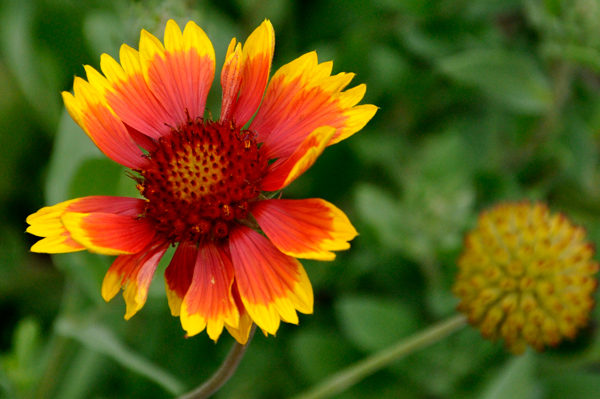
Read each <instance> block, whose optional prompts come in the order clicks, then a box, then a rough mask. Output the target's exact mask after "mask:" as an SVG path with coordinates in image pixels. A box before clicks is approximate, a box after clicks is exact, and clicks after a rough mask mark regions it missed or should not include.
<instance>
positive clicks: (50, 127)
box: [0, 0, 600, 399]
mask: <svg viewBox="0 0 600 399" xmlns="http://www.w3.org/2000/svg"><path fill="white" fill-rule="evenodd" d="M169 18H174V19H175V20H176V21H178V22H179V23H180V24H183V23H185V22H186V21H187V20H189V19H193V20H194V21H196V22H197V23H198V24H199V25H200V26H201V27H202V28H203V29H204V30H205V31H206V32H207V34H208V36H209V37H210V38H211V40H212V41H213V44H214V46H215V50H216V54H217V60H218V65H217V70H219V68H220V66H221V65H219V62H220V64H222V62H223V59H224V56H225V51H226V49H227V45H228V43H229V40H230V39H231V38H232V37H234V36H235V37H237V38H238V40H242V41H243V40H245V38H246V37H247V35H248V34H249V33H250V32H251V31H252V30H253V29H254V28H255V27H256V26H258V25H259V23H260V22H261V21H262V20H263V19H264V18H269V19H271V21H272V22H273V25H274V27H275V31H276V35H277V44H276V52H275V60H274V64H275V65H274V67H275V68H277V67H279V66H281V65H283V64H285V63H287V62H289V61H291V60H293V59H295V58H296V57H298V56H300V55H301V54H303V53H305V52H308V51H311V50H315V49H316V50H317V52H318V54H319V57H320V60H322V61H325V60H329V59H333V60H334V72H341V71H346V72H356V73H357V77H356V78H355V83H356V84H358V83H363V82H364V83H366V84H367V86H368V90H367V95H366V97H365V100H364V101H363V102H364V103H372V104H376V105H377V106H379V107H380V111H379V112H378V114H377V115H376V117H375V118H374V119H373V120H372V121H371V122H370V123H369V124H368V125H367V127H366V128H365V129H363V131H361V132H360V133H358V134H357V135H356V136H355V137H352V138H351V139H349V140H347V141H345V142H342V143H340V144H339V145H336V146H333V147H330V148H329V149H328V150H327V151H326V152H325V153H324V154H323V156H322V157H321V158H320V159H319V161H318V162H317V164H315V166H314V167H313V168H312V169H311V170H310V171H309V172H307V173H306V174H305V175H304V176H303V177H302V178H301V179H299V180H298V181H297V182H295V183H294V184H293V185H292V186H291V187H290V188H288V189H286V192H285V193H284V195H285V197H287V198H307V197H320V198H325V199H327V200H329V201H332V202H334V203H335V204H336V205H338V206H339V207H340V208H342V209H343V210H344V211H345V212H347V213H348V215H349V216H350V218H351V220H352V221H353V222H354V224H355V225H356V227H357V229H358V231H359V232H360V233H361V235H360V236H359V237H357V238H356V239H355V240H354V242H353V243H352V249H351V250H349V251H347V252H344V253H340V254H339V255H338V257H337V259H336V260H335V261H333V262H330V263H323V262H321V263H319V262H312V261H307V262H304V264H305V267H306V269H307V272H308V274H309V276H310V277H311V281H312V282H313V285H314V290H315V298H316V304H315V313H314V315H309V316H301V318H300V325H299V326H293V325H282V327H281V329H280V330H279V332H278V334H277V337H276V338H274V337H269V338H265V337H263V336H259V335H258V334H257V337H256V338H255V339H254V341H253V342H252V345H251V347H250V349H249V350H248V353H247V355H246V357H245V358H244V360H243V361H242V364H241V366H240V369H239V371H238V373H237V374H236V375H235V377H234V378H233V379H232V380H231V381H230V382H229V383H228V384H227V385H226V386H225V387H224V388H223V389H222V390H221V391H220V392H219V393H218V394H217V395H216V397H218V398H229V399H233V398H281V397H289V396H292V395H294V394H297V393H299V392H300V391H302V390H305V389H307V388H309V387H310V386H312V385H313V384H315V383H317V382H319V381H321V380H322V379H323V378H325V377H326V376H328V375H330V374H331V373H333V372H335V371H336V370H340V369H342V368H343V367H345V366H347V365H349V364H351V363H352V362H353V361H356V360H358V359H361V358H362V357H364V356H366V355H368V354H369V353H372V352H373V351H376V350H380V349H383V348H385V347H386V346H387V345H390V344H391V343H393V342H395V341H397V340H399V339H402V338H404V337H406V336H408V335H410V334H412V333H414V332H416V331H418V330H419V329H421V328H423V327H425V326H428V325H430V324H433V323H434V322H436V321H437V320H439V319H441V318H443V317H445V316H448V315H450V314H452V313H453V311H454V307H455V305H456V303H457V301H456V299H455V298H453V296H452V295H451V293H450V287H451V285H452V280H453V276H454V273H455V271H456V266H455V261H456V258H457V256H458V255H459V253H460V251H461V246H462V237H463V235H464V233H465V232H466V231H467V230H468V229H469V227H471V226H473V224H474V221H475V220H476V217H477V214H478V212H479V211H480V210H482V209H484V208H486V207H488V206H490V205H492V204H494V203H497V202H499V201H505V200H522V199H530V200H540V201H545V202H548V203H549V205H550V207H551V208H552V209H553V210H555V211H561V212H564V213H566V214H568V215H569V216H571V217H572V218H573V219H574V220H575V221H576V222H577V223H581V224H583V225H584V226H585V227H586V228H587V229H588V231H589V235H590V237H591V239H592V240H593V241H595V242H600V184H599V183H600V159H599V150H600V142H599V139H600V137H599V132H600V2H599V1H598V0H491V1H490V0H471V1H464V0H436V1H422V0H310V1H309V0H306V1H300V0H274V1H259V0H224V1H217V0H215V1H183V0H180V1H177V0H166V1H162V2H159V1H156V0H155V1H137V2H126V1H124V0H111V1H101V0H94V1H89V2H78V1H75V0H3V1H2V2H1V3H0V129H1V131H0V317H1V319H2V324H1V329H0V366H1V367H0V397H6V398H61V399H77V398H138V397H139V398H141V397H144V398H168V397H173V396H174V395H176V394H178V393H182V392H184V391H186V390H188V389H191V388H192V387H194V386H196V385H198V384H199V383H200V382H201V381H203V380H205V379H206V378H207V377H208V376H209V375H210V374H211V373H212V372H213V371H214V370H215V369H216V368H217V367H218V365H219V364H220V361H221V360H222V359H223V358H224V356H225V354H226V353H227V351H228V349H229V346H230V345H231V343H232V342H233V340H232V339H231V337H229V336H228V335H227V334H223V336H222V337H221V338H220V340H219V342H218V343H217V344H216V345H215V344H214V343H213V342H212V341H211V340H210V339H209V338H208V337H207V336H206V334H204V333H203V334H200V335H198V336H195V337H193V338H191V339H184V332H183V330H182V329H181V327H180V324H179V320H178V319H177V318H173V317H171V316H170V312H169V310H168V306H167V301H166V297H165V292H164V283H163V282H162V277H161V270H162V269H159V271H157V274H156V278H155V281H154V283H153V285H152V288H151V291H150V294H149V298H148V302H147V304H146V306H145V307H144V309H143V310H142V311H140V312H139V313H138V314H137V315H136V316H135V317H134V318H133V319H132V320H130V321H128V322H125V321H124V320H123V314H124V307H125V306H124V303H123V301H122V300H121V298H116V299H115V300H113V301H112V302H111V303H108V304H106V303H104V301H103V300H102V299H101V297H100V285H101V281H102V278H103V275H104V273H105V271H106V269H107V267H108V265H109V264H110V261H111V259H110V258H108V257H100V256H96V255H93V254H89V253H85V252H79V253H74V254H66V255H57V256H52V257H49V256H44V255H38V254H33V253H30V252H28V247H29V246H30V245H31V244H32V243H33V242H35V238H34V237H31V236H29V235H26V234H23V231H24V230H25V228H26V225H25V222H24V221H25V218H26V216H27V215H29V214H31V213H33V212H35V211H36V210H37V209H39V208H40V207H42V206H44V205H45V204H54V203H57V202H60V201H63V200H66V199H70V198H74V197H78V196H83V195H92V194H105V195H136V190H135V188H134V184H133V182H132V181H131V179H130V178H128V177H127V176H126V175H125V173H124V169H123V168H121V167H120V166H118V165H115V164H114V163H112V162H111V161H109V160H107V159H106V158H105V157H103V156H102V154H101V153H100V152H99V151H98V150H97V149H96V148H95V147H94V145H93V144H92V143H91V142H90V141H89V139H88V138H87V137H86V135H85V134H84V133H83V132H82V131H81V130H80V129H79V127H77V126H76V125H75V124H74V123H73V122H72V120H71V119H70V117H69V116H68V115H67V114H66V112H65V111H64V107H63V106H62V104H61V100H60V91H63V90H70V89H71V85H72V80H73V76H74V75H78V76H84V70H83V67H82V64H89V65H92V66H94V67H96V68H97V67H98V66H99V60H100V54H101V53H108V54H110V55H112V56H113V57H116V56H117V55H118V49H119V46H120V45H121V44H122V43H127V44H129V45H131V46H133V47H137V40H138V39H139V32H140V30H141V29H142V28H145V29H147V30H149V31H150V32H153V33H154V34H156V35H158V36H159V37H162V33H163V29H164V26H165V23H166V21H167V20H168V19H169ZM217 83H218V82H216V83H215V85H214V87H213V89H212V91H211V94H210V96H209V103H208V104H209V105H208V106H209V109H210V110H211V111H212V113H213V114H218V112H219V100H220V87H219V85H218V84H217ZM161 265H162V266H161V267H162V268H163V269H164V267H165V265H166V261H163V262H162V264H161ZM598 315H599V312H598V311H595V314H594V315H593V317H592V321H591V324H590V326H589V328H588V329H586V330H584V331H583V332H582V333H581V334H580V337H579V338H578V339H577V340H576V341H575V342H567V343H565V344H563V345H562V346H560V347H559V348H556V349H553V350H549V351H547V352H546V353H542V354H536V353H531V352H528V353H527V354H526V355H524V356H523V357H519V358H514V357H511V356H509V355H508V354H507V353H506V352H505V351H504V350H503V349H502V347H501V345H498V344H496V345H494V344H492V343H490V342H487V341H484V340H483V339H482V338H481V337H480V336H479V334H478V333H477V332H476V331H473V330H471V329H465V330H463V331H462V332H460V333H458V334H456V335H454V336H452V337H449V338H448V339H446V340H444V341H442V342H439V343H437V344H435V345H433V346H432V347H430V348H427V349H425V350H423V351H421V352H419V353H416V354H414V355H412V356H410V357H409V358H407V359H404V360H402V361H400V362H398V363H397V364H393V365H391V366H390V367H389V368H387V369H386V370H382V371H380V372H378V373H376V374H375V375H373V376H371V377H369V378H368V379H366V380H365V381H363V382H361V383H360V384H358V385H357V386H355V387H353V388H352V389H350V390H349V391H348V392H346V393H343V394H341V395H339V396H338V397H339V398H347V399H355V398H356V399H360V398H398V397H402V398H431V397H440V398H441V397H444V398H482V399H491V398H494V399H501V398H516V397H519V398H548V399H554V398H564V397H567V396H568V397H569V398H574V399H578V398H581V399H587V398H590V399H592V398H596V397H597V395H598V390H599V389H600V374H599V373H598V370H600V369H599V367H598V366H599V365H600V340H599V334H598Z"/></svg>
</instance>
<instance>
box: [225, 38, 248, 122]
mask: <svg viewBox="0 0 600 399" xmlns="http://www.w3.org/2000/svg"><path fill="white" fill-rule="evenodd" d="M243 60H244V55H243V53H242V45H241V44H240V43H237V45H236V41H235V38H234V39H232V40H231V43H229V48H228V49H227V56H226V57H225V64H223V70H222V71H221V87H222V88H223V101H222V103H221V117H220V120H222V121H226V120H231V118H232V116H233V111H234V109H235V105H236V102H237V98H238V94H239V92H240V85H241V84H242V76H243V75H242V70H243V67H244V62H243Z"/></svg>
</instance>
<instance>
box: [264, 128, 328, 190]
mask: <svg viewBox="0 0 600 399" xmlns="http://www.w3.org/2000/svg"><path fill="white" fill-rule="evenodd" d="M334 134H335V128H333V127H330V126H322V127H320V128H317V129H315V130H314V131H313V132H312V133H311V134H309V135H308V137H306V139H305V140H304V141H303V142H302V144H300V145H299V146H298V148H296V150H295V151H294V152H293V153H292V155H290V156H289V157H287V158H281V159H279V160H277V161H275V162H274V163H272V164H271V165H270V167H269V170H268V172H267V174H266V176H265V177H264V178H263V180H262V181H261V182H260V188H261V190H263V191H277V190H281V189H282V188H284V187H287V186H288V185H289V184H290V183H291V182H293V181H294V180H296V179H297V178H298V177H299V176H300V175H301V174H302V173H304V172H306V171H307V170H308V168H310V167H311V166H312V165H313V164H314V163H315V161H316V160H317V158H318V157H319V156H320V155H321V153H322V152H323V150H324V149H325V147H326V146H327V144H328V143H329V140H331V137H332V136H333V135H334Z"/></svg>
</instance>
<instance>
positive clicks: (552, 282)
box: [453, 202, 599, 354]
mask: <svg viewBox="0 0 600 399" xmlns="http://www.w3.org/2000/svg"><path fill="white" fill-rule="evenodd" d="M585 235H586V233H585V230H584V229H583V228H582V227H579V226H575V225H573V224H572V223H571V222H570V221H569V220H568V219H567V218H566V217H565V216H564V215H561V214H556V215H550V212H549V210H548V208H547V207H546V205H544V204H539V203H538V204H533V205H532V204H530V203H527V202H522V203H507V204H501V205H498V206H496V207H494V208H493V209H491V210H489V211H485V212H483V213H482V214H481V215H480V216H479V220H478V223H477V227H476V228H475V229H474V230H473V231H471V232H470V233H469V234H468V235H467V237H466V239H465V249H464V251H463V253H462V255H461V257H460V259H459V260H458V267H459V273H458V275H457V277H456V281H455V284H454V287H453V291H454V293H455V295H457V296H458V297H459V298H460V299H461V302H460V304H459V305H458V310H459V311H461V312H463V313H465V314H466V315H467V316H468V318H469V322H470V324H471V325H473V326H475V327H477V328H478V329H479V330H481V333H482V335H483V336H484V337H486V338H488V339H491V340H494V341H495V340H496V339H498V338H503V339H504V342H505V345H506V347H507V348H508V349H509V350H510V351H511V352H513V353H514V354H520V353H523V352H524V351H525V347H526V345H527V344H529V345H531V346H532V347H534V348H535V349H536V350H538V351H541V350H543V349H544V347H545V346H554V345H557V344H558V343H559V342H560V341H561V340H562V339H563V338H568V339H573V338H574V337H575V335H576V333H577V330H578V329H580V328H582V327H584V326H585V325H586V324H587V322H588V318H589V314H590V311H591V309H592V307H593V305H594V300H593V298H592V296H591V295H592V293H593V291H594V290H595V288H596V285H597V281H596V279H595V277H594V274H595V273H596V272H597V271H598V268H599V265H598V263H597V262H596V261H594V260H593V259H592V256H593V255H594V248H593V246H592V245H591V244H590V243H589V242H586V241H585Z"/></svg>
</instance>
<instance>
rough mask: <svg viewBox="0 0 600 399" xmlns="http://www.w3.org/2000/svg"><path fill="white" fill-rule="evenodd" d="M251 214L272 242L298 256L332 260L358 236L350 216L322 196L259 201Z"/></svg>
mask: <svg viewBox="0 0 600 399" xmlns="http://www.w3.org/2000/svg"><path fill="white" fill-rule="evenodd" d="M250 212H251V213H252V216H254V218H255V219H256V221H257V222H258V224H259V225H260V227H261V229H262V230H263V231H264V232H265V234H266V235H267V237H269V239H270V240H271V242H272V243H273V244H274V245H275V246H276V247H277V249H279V250H280V251H281V252H283V253H284V254H286V255H289V256H293V257H295V258H305V259H318V260H333V259H335V254H334V253H333V252H331V251H342V250H345V249H348V248H350V244H349V243H348V241H350V240H352V239H354V237H356V236H357V235H358V233H357V232H356V229H355V228H354V227H353V226H352V224H351V223H350V220H348V217H347V216H346V215H345V214H344V212H342V211H341V210H340V209H338V208H337V207H335V206H334V205H333V204H331V203H329V202H327V201H324V200H322V199H315V198H313V199H305V200H266V201H257V202H255V203H253V204H252V206H251V208H250Z"/></svg>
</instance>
